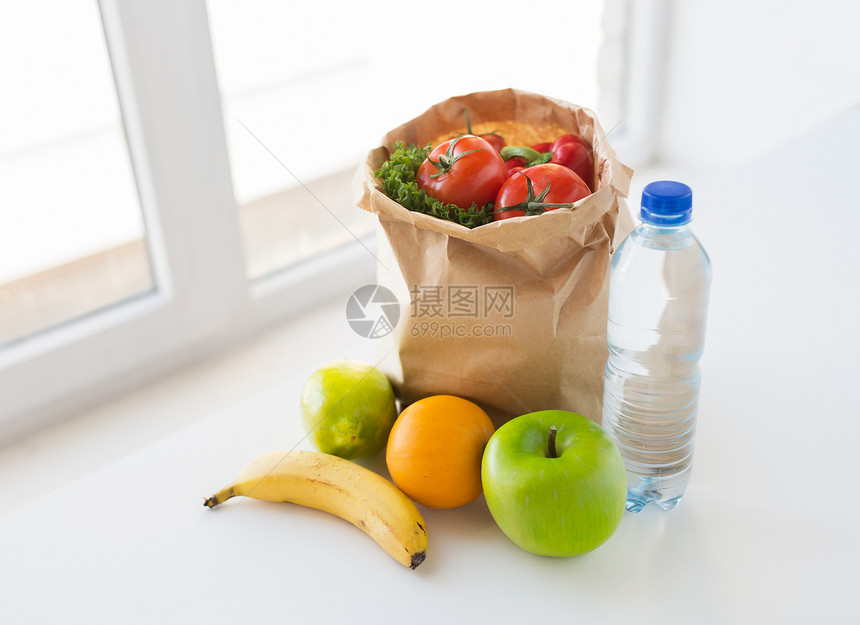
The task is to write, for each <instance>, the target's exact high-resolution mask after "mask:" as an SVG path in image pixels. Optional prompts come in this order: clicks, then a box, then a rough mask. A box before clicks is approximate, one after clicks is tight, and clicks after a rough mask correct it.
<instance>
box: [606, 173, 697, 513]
mask: <svg viewBox="0 0 860 625" xmlns="http://www.w3.org/2000/svg"><path fill="white" fill-rule="evenodd" d="M692 196H693V194H692V191H691V190H690V188H689V187H688V186H687V185H684V184H681V183H679V182H671V181H661V182H653V183H651V184H649V185H648V186H646V187H645V190H644V191H643V193H642V211H641V218H642V224H641V225H640V226H639V227H638V228H636V229H635V230H634V231H633V232H632V233H631V234H630V235H629V236H628V237H627V238H626V239H625V240H624V242H623V243H622V244H621V246H619V248H618V250H617V251H616V253H615V255H614V257H613V259H612V265H611V271H610V280H609V319H608V325H607V343H608V346H609V359H608V360H607V362H606V372H605V378H604V387H603V427H604V428H605V429H606V431H607V432H608V433H609V434H610V435H611V436H612V437H613V438H614V440H615V442H616V443H617V445H618V448H619V449H620V451H621V455H622V456H623V457H624V463H625V466H626V468H627V509H628V510H630V511H632V512H639V511H640V510H641V509H642V508H643V507H644V506H645V505H646V504H648V503H650V502H654V503H656V504H657V505H658V506H659V507H660V508H662V509H664V510H671V509H672V508H674V507H675V506H676V505H677V504H678V502H679V501H680V499H681V497H682V496H683V494H684V490H685V489H686V487H687V483H688V481H689V479H690V471H691V469H692V460H693V439H694V437H695V431H696V412H697V408H698V401H699V388H700V385H701V374H700V371H699V358H700V357H701V355H702V351H703V349H704V342H705V321H706V318H707V310H708V294H709V291H710V283H711V263H710V260H709V259H708V255H707V253H706V252H705V250H704V249H703V248H702V246H701V244H700V243H699V241H698V240H697V239H696V237H695V236H694V235H693V233H692V232H691V230H690V223H689V222H690V217H691V212H692Z"/></svg>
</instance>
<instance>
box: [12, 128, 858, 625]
mask: <svg viewBox="0 0 860 625" xmlns="http://www.w3.org/2000/svg"><path fill="white" fill-rule="evenodd" d="M852 137H853V139H854V140H853V141H852V140H850V138H852ZM857 139H860V115H858V113H857V112H853V113H850V114H849V115H847V116H845V117H843V118H841V119H840V120H838V122H834V123H833V124H830V125H828V126H826V127H823V128H821V129H819V131H817V132H816V133H813V134H810V135H807V136H804V137H801V138H799V139H798V140H796V141H793V142H792V143H791V144H789V145H786V146H785V147H784V149H781V150H778V151H776V152H774V153H771V154H767V155H762V157H761V158H760V159H756V160H755V161H754V162H750V163H748V164H747V165H746V166H745V167H743V168H737V169H734V170H732V171H722V172H719V171H710V172H689V171H685V172H683V173H681V170H678V169H674V170H667V171H666V172H665V173H666V175H669V176H672V177H674V178H681V179H683V180H685V181H687V182H689V183H690V184H691V186H693V188H694V194H695V195H694V199H695V211H696V212H695V215H696V218H695V221H694V230H695V231H696V232H697V234H698V235H699V236H700V238H701V240H702V241H703V243H704V245H705V247H706V249H708V251H709V252H710V254H711V259H712V262H713V266H714V283H713V288H712V297H711V301H712V304H711V309H710V317H709V327H708V337H707V347H706V354H705V357H704V359H703V376H704V382H703V391H702V399H701V406H700V413H699V428H698V435H697V443H696V456H695V465H694V466H695V468H694V473H693V477H692V481H691V484H690V486H689V489H688V491H687V495H686V497H685V498H684V500H683V501H682V502H681V504H680V505H679V506H678V508H677V509H675V510H674V511H672V512H668V513H667V512H662V511H660V510H657V509H646V510H645V511H643V512H642V513H640V514H638V515H634V514H629V513H628V514H626V515H625V516H624V518H623V520H622V522H621V525H620V527H619V529H618V531H617V532H616V533H615V535H614V536H613V537H612V538H611V539H610V540H609V541H608V542H607V543H606V544H605V545H603V546H602V547H600V548H599V549H597V550H596V551H594V552H592V553H590V554H587V555H584V556H581V557H577V558H570V559H552V558H544V557H537V556H533V555H531V554H529V553H526V552H524V551H522V550H520V549H519V548H517V547H516V546H514V545H513V544H512V543H511V542H510V541H509V540H508V539H507V538H506V537H505V536H504V535H503V534H502V533H501V532H500V530H498V528H497V527H496V526H495V524H494V523H493V521H492V518H491V517H490V515H489V513H488V511H487V508H486V505H485V503H484V501H483V498H479V499H478V500H477V501H475V502H474V503H472V504H470V505H468V506H465V507H463V508H461V509H457V510H450V511H437V510H428V509H422V512H423V513H424V514H425V520H426V522H427V527H428V530H429V535H430V545H429V549H428V557H427V560H426V561H425V562H424V563H423V564H422V565H421V566H420V567H419V568H418V569H416V570H415V571H410V570H408V569H406V568H404V567H402V566H400V565H399V564H397V563H395V562H394V561H393V560H392V559H391V558H390V557H389V556H387V555H386V554H385V553H384V552H383V551H382V550H381V549H380V548H379V547H377V545H376V544H375V543H373V541H372V540H371V539H370V538H368V537H366V536H365V535H363V534H362V533H361V532H359V531H358V530H357V529H356V528H354V527H352V526H351V525H349V524H347V523H345V522H343V521H341V520H339V519H336V518H334V517H330V516H327V515H325V514H323V513H320V512H317V511H313V510H307V509H303V508H299V507H297V506H292V505H288V504H283V505H281V504H266V503H261V502H255V501H250V500H241V501H237V500H233V501H231V502H229V503H227V504H225V505H223V506H221V507H220V508H218V509H215V510H209V509H206V508H204V507H203V505H202V501H203V498H204V497H205V496H207V495H210V494H211V493H212V492H213V491H214V490H216V489H217V488H218V487H220V486H222V485H224V484H225V483H226V482H227V481H229V480H231V479H232V478H233V477H234V475H235V473H236V472H237V470H238V469H239V468H241V466H243V465H244V464H245V462H246V461H248V460H250V459H252V458H253V457H255V456H256V455H258V454H260V453H263V452H266V451H270V450H272V449H277V448H286V447H292V446H294V445H296V444H297V443H298V445H299V447H300V448H310V447H309V446H308V444H307V443H305V442H301V440H302V431H301V427H300V425H299V421H298V410H297V398H298V394H299V389H300V388H301V384H302V382H303V379H304V377H305V375H307V373H309V372H310V371H312V370H313V369H314V368H315V367H316V366H319V365H321V364H323V363H324V362H326V361H327V359H329V358H331V357H336V356H349V357H357V358H363V359H365V360H370V359H372V358H373V346H372V345H371V344H370V342H369V341H365V340H363V339H356V338H355V336H354V335H353V336H352V337H350V330H349V329H348V327H347V325H346V321H345V319H343V320H342V321H339V322H338V323H339V324H340V325H338V327H336V328H333V327H322V326H320V324H314V323H311V322H308V321H307V320H305V321H302V322H301V323H306V324H307V328H305V329H304V330H303V331H299V332H298V334H300V335H302V334H303V335H304V337H305V338H304V340H305V341H306V342H307V343H306V344H305V345H303V346H302V348H301V350H299V351H300V352H301V358H303V359H305V361H304V363H303V367H302V368H300V369H301V370H299V369H297V370H295V371H294V372H293V374H292V375H290V376H289V377H287V378H285V379H278V378H277V376H276V375H275V376H273V375H272V371H271V370H266V367H269V366H270V364H271V363H269V362H266V361H265V359H264V358H257V359H256V360H254V359H250V360H249V361H248V363H247V367H246V368H245V369H244V374H243V375H245V376H248V377H249V378H250V377H253V376H254V375H255V371H258V372H259V375H260V376H264V377H265V379H267V380H273V381H272V383H271V384H268V385H265V387H264V388H254V389H253V391H252V392H251V391H249V392H247V393H246V394H245V395H244V396H242V397H240V398H238V399H232V400H230V401H225V403H224V405H222V406H220V407H216V406H212V407H211V409H209V411H208V414H207V415H206V416H205V418H202V419H200V420H197V421H196V422H194V423H192V424H190V425H188V426H187V427H185V428H184V429H181V430H179V431H175V432H172V433H169V434H167V435H166V436H165V437H163V438H161V439H160V440H157V441H155V442H153V443H151V444H149V445H146V446H144V447H142V448H140V449H137V450H135V451H132V452H131V453H128V454H124V455H122V456H121V457H119V458H117V459H115V460H114V461H113V462H111V463H109V464H107V465H106V466H103V467H101V468H99V469H97V470H95V471H92V472H89V473H87V474H86V475H82V476H81V477H80V478H79V479H77V480H75V481H73V482H71V483H69V484H65V485H63V486H61V487H60V488H58V489H56V490H54V491H53V492H49V493H46V494H44V495H43V496H41V497H38V498H37V499H35V500H32V501H29V502H28V503H25V504H22V505H18V506H7V510H6V512H5V514H3V516H2V517H0V622H2V623H4V624H5V623H9V624H23V623H198V622H200V623H209V624H215V623H254V622H265V621H267V620H268V619H273V620H274V621H276V622H292V623H342V622H345V621H353V622H360V623H365V622H375V623H442V622H445V623H447V622H450V623H461V622H473V623H484V622H492V623H514V622H530V623H536V622H541V621H543V620H545V621H546V622H581V623H634V622H638V623H662V624H670V623H679V624H681V623H683V624H689V623H807V622H816V623H857V622H860V609H858V608H857V607H856V596H857V590H858V588H860V564H858V561H860V538H858V530H860V497H858V494H857V490H858V489H857V483H856V482H855V481H854V479H855V478H856V477H857V476H858V475H860V461H858V456H860V418H858V416H860V415H858V408H857V401H856V400H855V399H853V397H854V393H853V391H854V390H855V389H856V388H857V385H858V379H860V366H858V353H860V330H858V326H860V324H858V322H857V310H858V304H860V295H858V293H860V278H858V270H860V246H858V245H857V243H856V239H857V233H858V232H860V206H858V202H857V186H856V180H857V176H858V171H860V167H858V165H860V159H858V156H857V151H856V148H855V147H854V146H856V144H857ZM662 173H664V172H659V171H655V172H649V173H648V178H644V177H639V178H637V177H634V189H633V191H632V193H631V198H632V200H631V205H636V204H638V200H637V198H638V195H639V192H640V190H641V187H642V186H644V184H645V183H647V182H649V181H650V180H653V179H655V178H656V177H660V176H661V174H662ZM344 299H345V298H344ZM333 306H335V305H333ZM340 306H341V304H340V303H338V304H337V305H336V306H335V308H339V307H340ZM330 316H331V318H332V319H338V318H340V317H339V315H334V314H332V315H330ZM341 319H342V318H341ZM300 330H302V329H301V328H300ZM291 331H293V332H295V329H293V330H291ZM309 345H311V346H312V345H317V346H318V347H316V348H313V349H311V348H309ZM312 355H313V357H312ZM315 357H318V358H319V361H317V360H315V359H314V358H315ZM255 367H257V368H258V369H256V370H255ZM252 386H253V385H252ZM252 386H251V387H252ZM251 387H249V388H251ZM200 393H201V396H203V395H204V394H205V393H206V390H205V389H201V390H200ZM201 401H203V400H201ZM204 403H205V402H204ZM207 405H209V404H207ZM153 418H157V417H156V416H155V415H153ZM382 465H383V463H382V460H381V459H376V460H375V461H371V462H370V463H369V466H371V467H372V468H375V469H377V470H380V471H383V472H384V470H385V469H384V466H382ZM4 468H5V469H7V470H6V471H5V472H4V475H3V477H2V480H3V481H6V480H10V479H13V477H14V476H15V474H14V473H12V472H10V471H9V470H8V469H9V466H8V463H7V465H6V466H5V467H4ZM13 468H14V467H13ZM55 470H56V471H60V472H61V471H62V470H63V467H62V466H57V467H55Z"/></svg>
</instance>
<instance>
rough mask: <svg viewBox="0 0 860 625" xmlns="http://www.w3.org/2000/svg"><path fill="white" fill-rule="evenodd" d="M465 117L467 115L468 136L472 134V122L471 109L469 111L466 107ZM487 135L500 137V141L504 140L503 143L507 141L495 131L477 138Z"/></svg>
mask: <svg viewBox="0 0 860 625" xmlns="http://www.w3.org/2000/svg"><path fill="white" fill-rule="evenodd" d="M463 115H465V116H466V134H467V135H470V134H472V120H471V119H470V118H469V109H467V108H465V107H464V108H463ZM487 135H493V136H494V137H498V138H499V139H502V140H503V141H504V139H505V138H504V137H503V136H502V135H500V134H499V133H498V132H496V131H495V130H493V131H491V132H485V133H484V134H482V135H477V136H479V137H486V136H487Z"/></svg>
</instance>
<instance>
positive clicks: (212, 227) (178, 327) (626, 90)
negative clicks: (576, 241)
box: [0, 0, 666, 440]
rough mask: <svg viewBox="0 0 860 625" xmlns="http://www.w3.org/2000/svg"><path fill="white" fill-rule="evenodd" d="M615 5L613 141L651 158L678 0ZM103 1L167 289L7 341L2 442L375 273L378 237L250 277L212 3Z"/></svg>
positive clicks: (155, 263) (153, 245)
mask: <svg viewBox="0 0 860 625" xmlns="http://www.w3.org/2000/svg"><path fill="white" fill-rule="evenodd" d="M607 7H608V8H609V9H610V10H611V11H620V12H623V14H624V15H625V16H627V19H626V20H625V25H624V29H623V31H622V33H623V34H622V35H621V37H622V41H621V43H620V45H623V47H624V49H625V51H626V53H625V54H624V57H623V58H624V63H623V67H622V70H623V71H622V72H621V74H620V78H618V80H616V81H615V83H616V87H615V93H613V90H612V89H607V97H609V98H617V99H619V101H621V102H622V109H623V110H622V115H623V120H624V121H623V123H622V124H621V125H620V126H619V128H618V129H617V130H616V131H615V132H613V135H612V141H613V145H614V146H615V147H616V151H617V152H619V153H621V154H627V153H631V154H633V155H635V158H636V160H637V161H638V162H644V161H645V160H647V159H648V158H650V156H651V155H652V154H653V152H651V148H652V146H653V144H654V140H655V134H654V133H655V132H656V130H655V129H656V121H657V119H658V117H659V115H658V110H659V92H658V90H656V89H653V88H651V89H649V90H646V91H645V92H646V93H650V94H652V95H651V96H649V97H648V98H647V99H643V98H638V97H637V98H633V97H628V94H634V93H642V90H641V89H640V86H641V85H643V84H649V85H654V84H658V83H659V78H660V75H659V73H660V71H661V67H662V56H661V55H662V50H663V46H662V45H657V44H659V43H661V42H662V34H663V33H664V32H665V29H664V27H663V25H664V24H665V20H666V10H665V1H664V0H649V1H648V2H643V3H632V2H629V1H627V0H607ZM99 9H100V11H101V15H102V22H103V25H104V31H105V37H106V40H107V45H108V50H109V53H110V56H111V64H112V68H113V73H114V79H115V83H116V87H117V93H118V98H119V103H120V109H121V111H122V117H123V123H124V128H125V132H126V137H127V143H128V147H129V151H130V156H131V160H132V163H133V166H134V172H135V177H136V180H137V184H138V192H139V198H140V204H141V210H142V211H143V216H144V222H145V224H146V237H147V249H148V251H149V255H150V262H151V265H152V272H153V279H154V283H155V285H156V287H155V291H154V292H151V293H148V294H146V295H142V296H140V297H137V298H134V299H132V300H129V301H125V302H122V303H119V304H117V305H115V306H111V307H109V308H107V309H103V310H99V311H96V312H93V313H91V314H89V315H86V316H85V317H83V318H80V319H77V320H74V321H72V322H68V323H64V324H62V325H59V326H57V327H55V328H51V329H48V330H46V331H44V332H41V333H39V334H37V335H34V336H32V337H30V338H27V339H25V340H21V341H19V342H17V343H14V344H12V345H9V346H6V347H4V348H0V397H2V398H3V401H2V402H0V440H3V439H8V438H12V437H15V436H19V435H22V434H24V433H27V432H29V431H32V430H34V429H36V428H38V427H40V426H42V425H44V424H47V423H49V422H51V421H55V420H56V419H58V418H61V417H64V416H66V415H69V414H72V413H75V412H78V411H81V410H84V409H86V407H88V406H92V405H94V404H96V403H98V402H100V401H104V400H106V399H108V398H110V397H112V396H115V395H117V394H119V393H122V392H124V391H127V390H129V389H132V388H134V387H136V386H139V385H140V384H142V383H145V382H147V381H150V380H152V379H155V378H156V377H158V376H161V375H164V374H165V373H168V372H170V371H171V370H175V369H177V368H179V367H182V366H184V365H187V364H190V363H192V362H194V361H196V360H198V359H200V358H202V357H204V356H207V355H211V354H214V353H216V352H217V351H219V350H221V349H223V348H225V347H226V346H228V345H230V344H232V343H234V342H236V341H237V340H238V339H240V338H241V337H244V336H247V335H249V334H251V333H253V332H255V331H258V330H260V329H262V328H264V327H266V326H269V325H271V324H273V323H277V322H280V321H283V320H286V319H288V318H290V317H291V316H294V315H296V314H298V313H300V312H303V311H310V310H312V309H313V308H314V307H315V306H316V305H319V304H320V303H322V302H325V301H330V300H331V299H332V298H333V297H336V296H338V295H342V294H344V293H347V292H348V291H349V290H350V289H353V288H355V287H356V286H359V285H361V284H366V283H371V282H373V281H374V280H375V274H376V260H375V258H374V257H373V256H372V255H371V254H368V253H367V249H374V246H375V242H374V239H375V236H369V237H365V238H364V239H362V240H355V241H353V242H351V243H349V244H347V245H344V246H342V247H340V248H338V249H335V250H332V251H330V252H326V253H323V254H320V255H318V256H316V257H314V258H311V259H308V260H305V261H302V262H300V263H297V264H296V265H293V266H290V267H287V268H285V269H283V270H282V271H279V272H277V273H276V274H273V275H271V276H267V277H264V278H258V279H256V280H248V279H247V278H246V275H245V256H244V251H243V248H242V240H241V230H240V224H239V213H238V210H237V206H236V202H235V200H234V195H233V189H232V183H231V176H230V167H229V162H228V156H227V146H226V140H225V135H224V125H223V121H222V111H221V102H220V96H219V90H218V85H217V79H216V74H215V65H214V58H213V53H212V46H211V40H210V33H209V22H208V17H207V8H206V3H205V0H189V1H187V2H173V1H172V0H151V1H148V2H138V1H136V0H99ZM179 33H181V36H179V35H178V34H179ZM152 42H158V44H159V45H152ZM610 45H619V42H618V41H614V42H613V43H611V44H610ZM606 130H607V131H609V130H610V129H609V128H607V129H606ZM198 223H205V224H206V227H205V228H198V227H196V225H195V224H198Z"/></svg>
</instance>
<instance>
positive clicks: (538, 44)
mask: <svg viewBox="0 0 860 625" xmlns="http://www.w3.org/2000/svg"><path fill="white" fill-rule="evenodd" d="M540 6H541V11H540V15H539V16H532V15H531V14H530V15H529V19H530V20H533V22H532V23H530V25H529V26H528V28H527V29H526V28H524V26H523V13H522V11H519V10H507V11H499V10H496V9H493V10H488V4H487V3H458V4H456V5H452V6H448V7H447V8H440V9H438V10H435V9H434V10H433V11H427V10H426V9H424V8H422V6H421V5H418V4H413V3H408V2H374V3H357V2H355V3H346V2H339V1H334V0H318V1H317V2H314V3H287V2H281V1H279V0H246V1H245V2H232V1H231V0H209V1H208V9H209V20H210V26H211V30H212V40H213V48H214V53H215V62H216V70H217V73H218V81H219V86H220V89H221V97H222V108H223V111H224V123H225V131H226V134H227V144H228V150H229V155H230V163H231V170H232V175H233V185H234V192H235V195H236V200H237V203H238V205H239V209H240V217H241V222H242V227H243V236H244V240H245V249H246V253H247V260H248V273H249V276H250V277H256V276H259V275H262V274H264V273H267V272H269V271H273V270H275V269H277V268H279V267H282V266H284V265H285V264H289V263H291V262H295V261H297V260H299V259H301V258H303V257H306V256H308V255H311V254H314V253H317V252H319V251H322V250H324V249H326V248H329V247H331V246H333V245H337V244H340V243H343V242H346V241H349V240H352V238H353V235H356V236H361V235H363V234H366V233H368V232H370V231H371V230H372V229H373V227H374V222H373V220H372V219H371V218H370V216H369V215H366V214H364V213H363V212H362V211H360V210H358V209H356V208H354V206H353V203H352V192H351V190H350V180H351V178H352V175H353V173H354V171H355V169H356V168H357V166H358V163H359V162H360V161H361V160H362V158H363V156H364V155H365V154H366V152H367V150H368V149H370V148H371V147H373V146H375V145H377V144H378V142H379V139H380V138H381V136H382V135H383V134H384V133H385V132H386V131H388V130H389V129H391V128H393V127H394V126H396V125H398V124H400V123H402V122H404V121H407V120H408V119H410V118H412V117H414V116H416V115H418V114H420V113H421V112H423V111H424V110H425V109H426V108H427V107H428V106H431V105H432V104H435V103H436V102H438V101H441V100H444V99H446V98H448V97H450V96H453V95H458V94H462V93H468V92H471V91H481V90H487V89H501V88H507V87H517V88H520V89H526V90H531V91H537V92H540V93H544V94H546V95H550V96H555V97H559V98H562V99H565V100H568V101H571V102H575V103H577V104H582V105H585V106H589V107H592V108H594V107H595V106H596V102H597V85H598V82H597V57H598V51H599V47H600V44H601V41H602V38H603V37H602V28H601V16H602V11H603V3H602V2H591V1H588V0H574V1H571V0H547V1H546V2H542V3H541V5H540ZM547 59H549V61H547ZM338 172H340V174H338ZM321 179H322V180H321ZM305 185H306V186H307V187H309V189H306V188H304V187H305ZM291 191H292V192H291ZM322 194H325V195H326V197H325V199H323V197H322ZM323 204H325V207H323V206H322V205H323ZM331 213H334V215H336V218H335V216H333V215H332V214H331ZM341 222H342V223H341ZM344 226H345V227H344Z"/></svg>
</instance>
